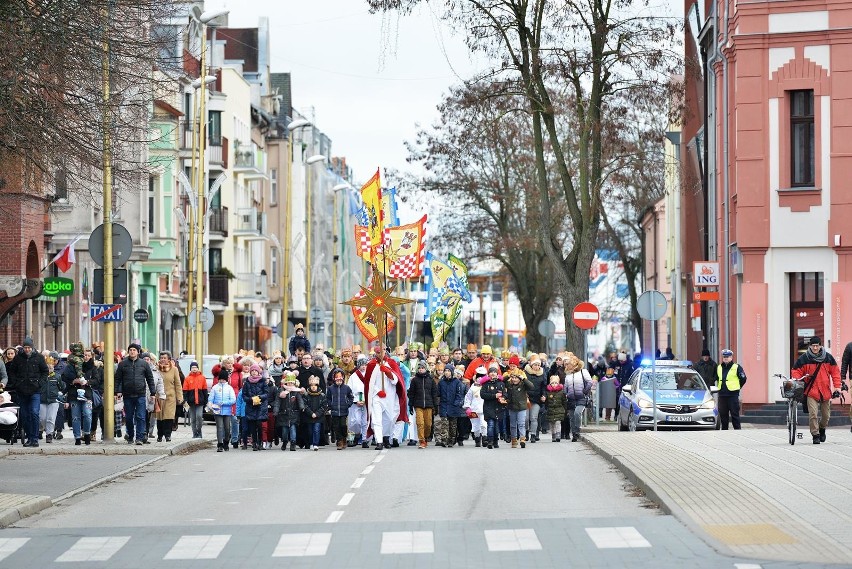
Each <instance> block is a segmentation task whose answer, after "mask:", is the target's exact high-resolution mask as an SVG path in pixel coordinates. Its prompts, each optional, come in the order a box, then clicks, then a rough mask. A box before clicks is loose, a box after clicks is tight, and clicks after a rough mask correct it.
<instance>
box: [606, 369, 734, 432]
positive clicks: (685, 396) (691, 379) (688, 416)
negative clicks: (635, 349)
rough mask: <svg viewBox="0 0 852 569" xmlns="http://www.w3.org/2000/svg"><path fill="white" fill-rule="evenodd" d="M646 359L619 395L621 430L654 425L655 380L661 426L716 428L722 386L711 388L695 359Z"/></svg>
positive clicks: (668, 427)
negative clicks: (695, 366)
mask: <svg viewBox="0 0 852 569" xmlns="http://www.w3.org/2000/svg"><path fill="white" fill-rule="evenodd" d="M654 367H655V370H654V374H652V368H651V361H650V360H643V361H642V365H640V366H639V367H638V368H636V370H635V371H634V372H633V374H632V375H631V376H630V380H629V381H628V382H627V385H624V386H623V387H622V393H621V396H620V397H619V398H618V406H619V412H618V430H619V431H628V430H630V431H638V430H641V429H652V428H653V427H654V404H653V383H652V381H653V382H654V383H656V386H657V427H658V428H659V427H663V428H667V429H672V428H676V429H710V430H712V429H714V428H715V427H716V417H717V415H718V412H717V411H716V404H715V402H714V400H713V394H714V393H715V392H717V391H718V390H719V388H718V387H715V386H714V387H707V384H706V383H704V380H703V379H702V378H701V376H700V375H699V374H698V372H697V371H695V370H694V369H692V362H689V361H685V360H680V361H678V360H657V362H655V366H654Z"/></svg>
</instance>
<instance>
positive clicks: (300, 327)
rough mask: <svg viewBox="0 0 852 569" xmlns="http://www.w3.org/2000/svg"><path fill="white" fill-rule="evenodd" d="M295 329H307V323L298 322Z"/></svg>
mask: <svg viewBox="0 0 852 569" xmlns="http://www.w3.org/2000/svg"><path fill="white" fill-rule="evenodd" d="M295 329H296V330H304V329H305V325H304V324H302V323H301V322H300V323H299V324H296V328H295Z"/></svg>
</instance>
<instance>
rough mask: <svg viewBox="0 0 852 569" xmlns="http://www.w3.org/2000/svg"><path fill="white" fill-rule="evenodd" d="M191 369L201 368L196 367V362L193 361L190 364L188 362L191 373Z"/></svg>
mask: <svg viewBox="0 0 852 569" xmlns="http://www.w3.org/2000/svg"><path fill="white" fill-rule="evenodd" d="M192 368H195V369H201V368H199V367H198V362H197V361H195V360H192V361H191V362H189V371H192Z"/></svg>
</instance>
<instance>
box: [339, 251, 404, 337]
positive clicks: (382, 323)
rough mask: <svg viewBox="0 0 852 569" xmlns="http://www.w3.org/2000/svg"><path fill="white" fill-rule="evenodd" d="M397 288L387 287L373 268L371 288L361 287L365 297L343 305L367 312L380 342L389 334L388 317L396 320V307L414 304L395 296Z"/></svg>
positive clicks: (394, 284) (367, 316) (345, 302)
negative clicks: (374, 325)
mask: <svg viewBox="0 0 852 569" xmlns="http://www.w3.org/2000/svg"><path fill="white" fill-rule="evenodd" d="M395 288H396V283H392V284H391V286H390V287H385V285H384V281H383V279H382V278H381V275H380V274H379V271H378V269H376V267H375V266H373V280H372V282H371V283H370V286H369V287H365V286H363V285H362V286H361V290H362V291H363V292H364V295H365V296H362V297H361V298H352V299H350V300H347V301H344V302H342V303H341V304H346V305H348V306H357V307H360V308H363V309H365V310H366V312H365V314H364V316H365V318H368V319H372V320H373V321H374V322H375V323H376V330H377V331H378V335H379V340H380V341H381V340H383V339H384V337H385V334H386V333H387V317H391V318H393V319H394V320H396V318H397V316H396V307H397V306H402V305H403V304H410V303H412V302H414V301H413V300H410V299H408V298H403V297H401V296H393V291H394V289H395Z"/></svg>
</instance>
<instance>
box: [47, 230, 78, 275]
mask: <svg viewBox="0 0 852 569" xmlns="http://www.w3.org/2000/svg"><path fill="white" fill-rule="evenodd" d="M79 240H80V237H76V238H75V239H73V240H72V241H71V242H70V243H68V245H66V246H65V247H63V248H62V250H61V251H59V253H57V254H56V256H55V257H54V258H53V260H52V261H51V263H55V264H56V266H57V267H58V268H59V270H60V271H62V272H63V273H67V272H68V269H70V268H71V266H72V265H74V263H76V262H77V256H76V255H75V253H74V245H76V244H77V241H79ZM48 266H50V263H48Z"/></svg>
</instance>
